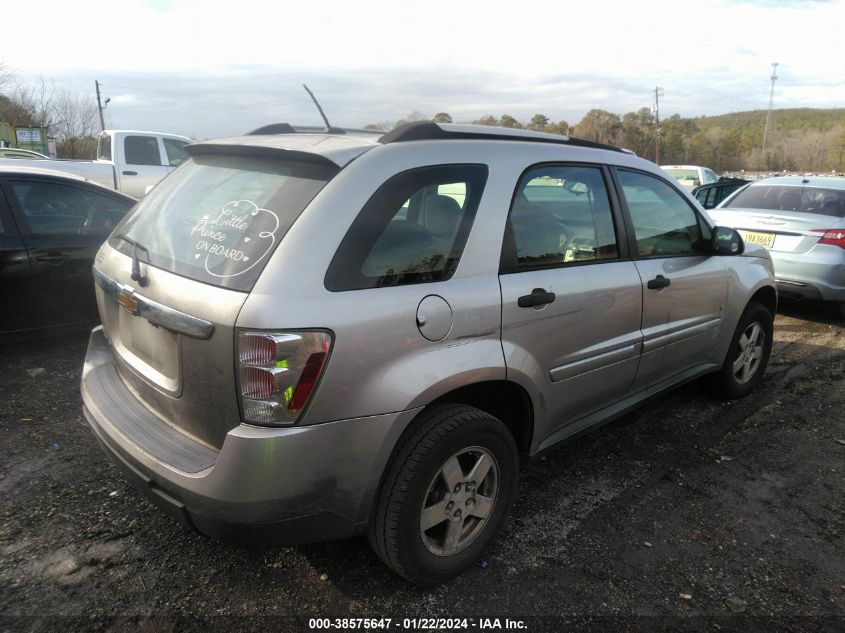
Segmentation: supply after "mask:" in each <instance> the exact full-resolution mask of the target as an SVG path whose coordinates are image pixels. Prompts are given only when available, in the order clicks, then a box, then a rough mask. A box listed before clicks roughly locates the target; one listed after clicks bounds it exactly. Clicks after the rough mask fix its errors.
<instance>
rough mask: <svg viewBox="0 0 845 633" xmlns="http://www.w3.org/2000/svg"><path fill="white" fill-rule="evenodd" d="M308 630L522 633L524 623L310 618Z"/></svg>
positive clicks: (512, 620)
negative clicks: (509, 632)
mask: <svg viewBox="0 0 845 633" xmlns="http://www.w3.org/2000/svg"><path fill="white" fill-rule="evenodd" d="M308 628H309V629H311V630H319V629H327V630H328V629H342V630H353V629H363V630H377V629H383V630H388V629H392V628H396V629H402V630H412V631H418V630H431V629H436V630H446V629H450V630H469V629H479V630H525V629H527V628H528V627H527V626H526V624H525V622H524V621H523V620H518V619H511V618H310V619H309V620H308Z"/></svg>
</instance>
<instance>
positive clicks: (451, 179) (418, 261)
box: [326, 165, 487, 291]
mask: <svg viewBox="0 0 845 633" xmlns="http://www.w3.org/2000/svg"><path fill="white" fill-rule="evenodd" d="M486 181H487V167H486V166H484V165H440V166H433V167H423V168H420V169H412V170H410V171H406V172H403V173H401V174H398V175H396V176H393V177H392V178H391V179H390V180H388V181H387V182H386V183H384V184H383V185H382V186H381V187H379V189H378V190H377V191H376V193H375V194H373V196H372V198H370V200H369V201H368V202H367V204H366V205H364V208H363V209H362V210H361V213H360V214H358V217H357V218H356V219H355V221H354V222H353V223H352V226H351V227H350V228H349V231H348V232H347V234H346V236H345V237H344V238H343V241H342V242H341V244H340V247H339V248H338V251H337V253H335V256H334V258H333V259H332V263H331V265H330V266H329V270H328V272H327V273H326V288H328V289H329V290H333V291H338V290H357V289H362V288H376V287H382V286H398V285H404V284H417V283H426V282H433V281H443V280H446V279H449V278H450V277H451V276H452V275H453V274H454V272H455V269H456V268H457V266H458V262H459V261H460V258H461V254H462V253H463V249H464V245H465V244H466V240H467V236H468V235H469V231H470V228H471V227H472V221H473V219H474V218H475V212H476V210H477V209H478V203H479V201H480V200H481V193H482V191H483V189H484V184H485V183H486Z"/></svg>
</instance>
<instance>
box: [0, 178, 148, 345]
mask: <svg viewBox="0 0 845 633" xmlns="http://www.w3.org/2000/svg"><path fill="white" fill-rule="evenodd" d="M9 162H12V161H9ZM133 204H135V200H134V199H133V198H130V197H129V196H125V195H123V194H121V193H118V192H116V191H113V190H111V189H108V188H106V187H103V186H101V185H98V184H95V183H91V182H88V181H86V180H85V179H83V178H79V177H77V176H71V175H69V174H65V173H62V172H57V171H52V170H47V169H38V168H35V167H26V166H15V165H5V164H4V165H2V166H0V287H2V291H0V336H2V338H3V339H4V340H7V339H10V338H17V337H23V336H25V335H27V334H31V333H33V332H39V333H44V332H45V331H46V330H45V328H47V329H53V330H57V331H64V328H67V327H69V326H73V325H76V324H84V325H89V324H93V323H96V322H97V320H98V316H97V304H96V301H95V299H94V292H93V290H92V288H91V284H92V277H91V266H92V265H93V263H94V255H95V254H96V252H97V249H98V248H99V247H100V245H101V244H102V243H103V241H104V240H105V239H106V237H108V235H109V233H111V231H112V229H113V228H114V227H115V226H117V223H118V222H120V220H121V219H123V216H124V215H125V214H126V212H127V211H128V210H129V209H130V208H131V207H132V205H133ZM89 327H90V325H89Z"/></svg>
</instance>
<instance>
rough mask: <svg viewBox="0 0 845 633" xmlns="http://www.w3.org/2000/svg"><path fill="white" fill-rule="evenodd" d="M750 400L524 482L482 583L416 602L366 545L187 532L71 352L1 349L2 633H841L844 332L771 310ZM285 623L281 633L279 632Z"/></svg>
mask: <svg viewBox="0 0 845 633" xmlns="http://www.w3.org/2000/svg"><path fill="white" fill-rule="evenodd" d="M775 327H776V334H775V347H774V351H773V354H772V361H771V364H770V366H769V369H768V372H767V374H766V378H765V381H764V383H763V384H762V387H761V389H760V390H758V391H757V392H756V393H755V394H752V395H751V396H750V397H748V398H746V399H744V400H742V401H738V402H723V401H720V400H718V399H716V398H714V397H713V396H712V395H710V391H709V389H708V384H707V383H706V382H705V381H698V382H694V383H691V384H689V385H687V386H685V387H683V388H681V389H679V390H677V391H675V392H673V393H671V394H669V395H666V396H663V397H661V398H659V399H657V400H655V401H653V402H651V403H650V404H648V405H646V406H644V407H642V408H640V409H639V410H637V411H636V412H634V413H633V414H630V415H628V416H625V417H624V418H622V419H620V420H618V421H617V422H615V423H613V424H611V425H608V426H606V427H604V428H602V429H599V430H597V431H595V432H594V433H592V434H590V435H588V436H585V437H583V438H581V439H579V440H578V441H576V442H573V443H571V444H568V445H567V446H564V447H563V448H561V449H560V450H557V451H555V452H553V453H551V454H549V455H548V456H547V457H545V458H541V459H539V460H536V461H534V462H532V463H530V464H528V465H527V466H526V467H525V468H524V470H523V472H522V474H521V477H520V489H519V498H518V500H517V502H516V505H515V507H514V509H513V512H512V514H511V517H510V519H509V520H508V522H507V525H506V527H505V530H504V533H503V534H502V535H501V537H500V538H499V539H498V540H497V541H496V543H495V544H494V546H493V547H492V549H491V550H490V551H489V552H488V557H487V560H486V563H487V565H486V566H482V565H479V566H478V567H476V568H473V569H471V570H470V571H469V572H468V573H466V574H464V575H463V576H462V577H460V578H458V579H457V580H455V581H453V582H451V583H448V584H446V585H443V586H440V587H436V588H433V589H425V590H422V589H416V588H414V587H412V586H410V585H408V584H407V583H405V582H404V581H402V580H400V579H398V578H397V577H396V576H394V575H392V574H391V573H390V572H389V571H388V570H387V569H386V568H384V567H383V566H382V565H381V564H380V562H379V561H378V559H377V558H376V556H375V554H374V553H373V552H372V551H371V550H370V549H369V546H368V544H367V542H366V540H365V539H364V538H358V539H351V540H347V541H342V542H336V543H328V544H318V545H311V546H307V547H295V548H285V549H276V550H266V551H249V550H243V549H237V548H234V547H231V546H227V545H222V544H219V543H216V542H213V541H210V540H208V539H205V538H203V537H200V536H197V535H194V534H190V533H186V532H184V531H183V530H182V529H181V528H180V527H179V526H178V525H176V524H175V523H174V522H173V521H172V520H170V519H169V518H168V517H166V516H165V515H164V514H162V513H161V512H160V511H158V510H157V509H156V508H154V507H153V506H151V505H150V504H148V503H147V502H146V501H144V500H142V498H141V497H140V496H139V495H138V494H136V492H135V491H134V490H133V489H132V488H131V487H129V486H128V485H127V484H126V483H124V481H123V480H122V479H121V477H120V476H119V474H118V472H117V470H116V469H115V468H114V467H113V466H112V465H111V463H110V462H109V461H108V459H107V458H106V457H105V455H104V454H103V453H102V452H101V450H100V448H99V447H98V446H97V444H96V442H95V440H94V437H93V436H92V434H91V432H90V431H89V430H88V428H87V425H86V422H85V420H84V418H83V416H82V413H81V402H80V397H79V391H78V382H79V375H80V370H81V363H82V358H83V356H84V352H85V346H86V340H87V337H85V336H82V337H74V338H71V339H69V340H65V341H61V342H57V341H43V342H40V343H38V344H32V343H30V344H26V345H21V344H14V345H6V346H5V347H0V366H2V367H3V369H2V381H0V449H1V450H2V453H1V454H2V463H0V630H2V631H7V630H8V631H30V630H32V631H36V630H37V631H71V630H80V631H84V630H103V631H112V630H114V631H117V630H125V629H129V628H131V629H135V630H145V631H181V630H197V629H199V630H203V631H210V630H216V629H220V630H268V631H269V630H299V629H306V630H307V629H308V619H309V618H311V617H358V618H363V617H371V618H375V617H392V618H394V623H393V628H396V620H400V621H401V619H402V618H423V617H453V618H454V617H459V618H464V617H466V618H473V620H471V621H470V624H469V626H470V628H480V627H481V625H482V624H484V621H483V620H481V618H490V619H491V622H490V623H491V624H493V625H495V624H496V622H495V620H492V619H493V618H501V620H500V621H499V622H498V624H500V626H501V627H502V628H503V629H504V627H505V622H504V619H503V618H505V617H509V618H511V619H522V620H523V621H524V622H523V623H524V625H525V626H526V627H527V630H530V631H531V630H535V631H536V630H560V631H575V630H590V631H592V630H595V631H604V630H672V631H675V630H712V631H720V630H721V631H725V630H737V631H751V630H759V631H793V630H800V631H805V630H806V631H817V630H818V631H843V630H845V553H843V532H844V531H845V524H843V516H844V515H843V492H845V475H844V474H843V473H845V459H844V458H845V445H843V442H840V441H837V440H843V439H845V415H843V406H845V324H843V322H842V321H840V320H837V319H836V318H834V317H833V316H832V313H831V312H830V311H829V309H828V308H827V307H826V306H822V305H819V304H810V303H807V304H796V305H791V306H790V305H786V306H784V308H783V311H782V312H781V314H779V315H778V317H777V320H776V324H775ZM279 616H284V617H279Z"/></svg>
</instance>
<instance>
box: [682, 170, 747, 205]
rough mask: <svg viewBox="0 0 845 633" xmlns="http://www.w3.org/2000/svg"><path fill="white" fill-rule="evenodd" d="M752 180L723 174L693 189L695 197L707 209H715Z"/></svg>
mask: <svg viewBox="0 0 845 633" xmlns="http://www.w3.org/2000/svg"><path fill="white" fill-rule="evenodd" d="M749 182H751V181H750V180H746V179H745V178H725V177H724V176H722V177H721V178H719V180H718V181H716V182H711V183H710V184H708V185H700V186H698V187H696V188H695V189H693V190H692V195H693V197H694V198H695V199H696V200H698V201H699V202H700V203H701V206H702V207H704V208H705V209H713V208H715V207H717V206H718V205H719V203H720V202H722V200H724V199H725V198H727V197H728V196H729V195H731V194H732V193H733V192H734V191H736V190H737V189H739V188H740V187H742V186H743V185H747V184H748V183H749Z"/></svg>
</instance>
